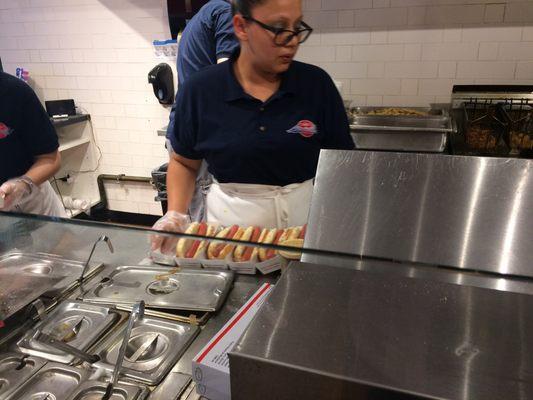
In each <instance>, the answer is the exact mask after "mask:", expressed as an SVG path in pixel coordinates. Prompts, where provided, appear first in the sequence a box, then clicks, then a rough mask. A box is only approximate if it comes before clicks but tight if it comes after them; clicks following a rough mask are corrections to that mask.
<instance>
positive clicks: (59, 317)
mask: <svg viewBox="0 0 533 400" xmlns="http://www.w3.org/2000/svg"><path fill="white" fill-rule="evenodd" d="M119 319H120V316H119V314H117V313H116V312H114V311H112V310H111V309H110V308H109V307H105V306H100V305H96V304H88V303H81V302H76V301H64V302H62V303H61V304H60V305H59V306H57V307H56V308H55V309H54V311H52V313H50V314H49V315H48V316H47V317H46V319H45V320H44V321H42V322H40V323H39V324H37V326H36V327H35V329H32V330H31V331H29V332H27V333H26V335H25V336H24V337H23V338H22V339H20V340H19V342H18V343H17V345H18V347H19V349H20V351H22V352H23V353H27V354H31V355H34V356H39V357H43V358H46V359H47V360H51V361H57V362H61V363H65V364H71V363H74V362H75V361H76V358H75V357H74V356H72V355H70V354H66V353H64V352H62V351H60V350H57V349H54V348H52V347H50V346H48V345H46V344H44V343H41V342H39V341H37V340H35V337H36V336H37V335H38V332H43V333H46V334H48V335H50V336H52V337H54V338H55V339H58V340H61V341H63V342H65V343H67V344H69V345H70V346H73V347H75V348H77V349H78V350H87V349H88V348H89V347H90V346H91V345H92V344H94V343H95V342H96V341H97V340H98V339H99V338H100V337H101V336H102V335H103V334H104V333H105V332H106V331H107V330H108V328H109V327H111V326H112V325H113V323H115V322H116V321H118V320H119Z"/></svg>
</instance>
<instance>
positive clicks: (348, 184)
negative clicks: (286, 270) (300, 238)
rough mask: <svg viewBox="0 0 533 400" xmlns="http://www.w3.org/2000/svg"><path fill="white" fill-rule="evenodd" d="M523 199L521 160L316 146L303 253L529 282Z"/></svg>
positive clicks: (530, 216)
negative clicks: (318, 251) (379, 260)
mask: <svg viewBox="0 0 533 400" xmlns="http://www.w3.org/2000/svg"><path fill="white" fill-rule="evenodd" d="M531 193H533V161H531V160H520V159H503V158H489V157H461V156H444V155H432V154H408V153H389V152H366V151H330V150H325V151H322V153H321V156H320V161H319V165H318V171H317V177H316V181H315V189H314V193H313V199H312V202H311V210H310V214H309V224H308V230H307V235H306V241H305V247H309V248H319V249H325V250H333V251H339V252H344V253H355V254H362V255H365V256H375V257H381V258H386V259H391V260H397V261H406V262H416V263H425V264H431V265H442V266H450V267H457V268H464V269H471V270H481V271H487V272H493V273H499V274H509V275H519V276H528V277H533V269H532V268H531V267H532V266H533V252H532V251H531V244H532V238H533V224H532V223H531V221H533V196H531ZM303 261H308V262H315V263H326V264H328V263H329V264H331V263H335V264H336V265H344V266H348V267H353V266H354V264H355V263H356V261H351V260H347V261H343V260H340V259H339V260H334V261H332V259H331V258H330V257H324V256H315V255H306V254H304V256H303Z"/></svg>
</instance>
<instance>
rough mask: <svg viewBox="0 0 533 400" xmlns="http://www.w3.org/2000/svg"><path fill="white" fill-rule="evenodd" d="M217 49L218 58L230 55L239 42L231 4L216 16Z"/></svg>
mask: <svg viewBox="0 0 533 400" xmlns="http://www.w3.org/2000/svg"><path fill="white" fill-rule="evenodd" d="M213 23H214V30H215V42H216V43H215V51H216V58H217V60H219V59H221V58H225V57H229V56H230V55H231V53H232V52H233V50H234V49H235V48H236V47H237V46H238V44H239V42H238V41H237V38H236V37H235V34H234V32H233V16H232V14H231V6H230V5H229V4H228V7H225V8H224V9H223V10H220V11H219V12H218V13H217V15H215V16H214V21H213Z"/></svg>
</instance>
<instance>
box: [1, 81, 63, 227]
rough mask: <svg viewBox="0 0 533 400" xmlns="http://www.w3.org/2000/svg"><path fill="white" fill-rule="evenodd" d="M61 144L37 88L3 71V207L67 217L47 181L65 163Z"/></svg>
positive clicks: (2, 209)
mask: <svg viewBox="0 0 533 400" xmlns="http://www.w3.org/2000/svg"><path fill="white" fill-rule="evenodd" d="M58 147H59V143H58V139H57V135H56V131H55V129H54V127H53V125H52V124H51V122H50V118H49V117H48V115H47V114H46V111H45V110H44V108H43V106H42V105H41V103H40V102H39V99H38V98H37V96H36V95H35V93H34V92H33V90H32V89H31V88H30V87H29V86H28V85H27V84H26V83H24V82H23V81H21V80H20V79H17V78H15V77H13V76H11V75H8V74H6V73H4V72H0V211H16V212H23V213H30V214H43V215H49V216H55V217H66V213H65V209H64V208H63V206H62V204H61V201H60V200H59V198H58V196H57V195H56V193H55V192H54V189H52V186H51V185H50V183H49V182H48V179H50V178H51V177H53V176H54V174H55V173H56V172H57V171H58V170H59V167H60V166H61V157H60V155H59V151H58Z"/></svg>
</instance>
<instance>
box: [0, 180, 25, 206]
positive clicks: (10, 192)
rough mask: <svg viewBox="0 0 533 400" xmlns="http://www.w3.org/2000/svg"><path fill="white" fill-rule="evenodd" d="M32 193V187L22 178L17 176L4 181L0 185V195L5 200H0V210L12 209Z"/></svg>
mask: <svg viewBox="0 0 533 400" xmlns="http://www.w3.org/2000/svg"><path fill="white" fill-rule="evenodd" d="M30 193H31V189H30V187H29V186H28V184H27V183H25V182H24V181H22V180H19V179H16V178H15V179H11V180H9V181H7V182H4V183H3V184H2V186H0V197H1V198H2V199H3V202H0V210H1V211H12V210H13V209H14V208H15V206H16V205H17V204H20V202H21V201H22V200H24V198H25V197H26V196H28V195H29V194H30ZM2 203H3V205H2Z"/></svg>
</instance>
